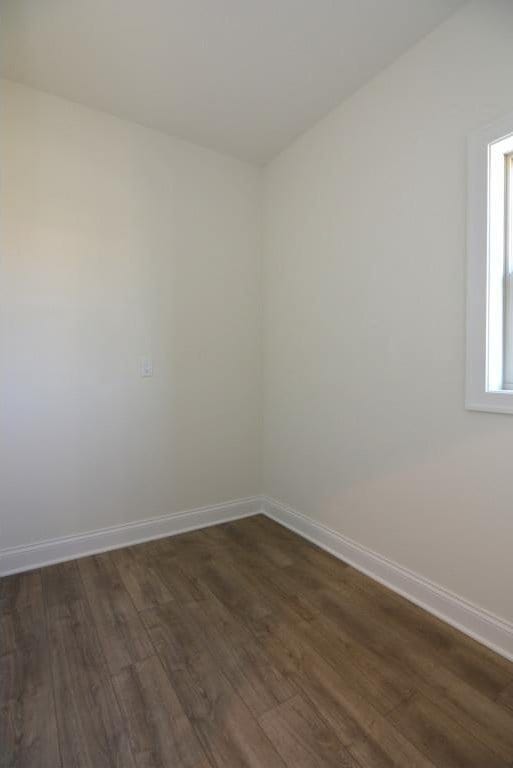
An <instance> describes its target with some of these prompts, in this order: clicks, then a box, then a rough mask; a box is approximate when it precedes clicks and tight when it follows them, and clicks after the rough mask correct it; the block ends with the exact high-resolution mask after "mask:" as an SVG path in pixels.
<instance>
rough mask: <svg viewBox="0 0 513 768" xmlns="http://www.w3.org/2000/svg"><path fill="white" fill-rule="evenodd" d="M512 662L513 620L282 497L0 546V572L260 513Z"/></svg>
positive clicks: (26, 568)
mask: <svg viewBox="0 0 513 768" xmlns="http://www.w3.org/2000/svg"><path fill="white" fill-rule="evenodd" d="M262 512H263V514H265V515H267V516H268V517H270V518H271V519H272V520H275V521H276V522H277V523H280V524H281V525H284V526H285V527H286V528H290V530H292V531H294V532H295V533H297V534H299V535H300V536H303V537H304V538H305V539H308V540H309V541H311V542H313V543H314V544H317V546H319V547H322V549H325V550H326V551H327V552H330V553H331V554H332V555H334V556H335V557H338V558H339V559H340V560H343V561H344V562H346V563H349V565H352V566H354V567H355V568H357V569H358V570H359V571H362V572H363V573H365V574H367V575H368V576H370V577H371V578H373V579H375V580H376V581H379V582H380V583H381V584H384V585H385V586H386V587H389V589H392V590H393V591H394V592H397V593H398V594H400V595H402V596H403V597H405V598H406V599H407V600H410V601H411V602H413V603H416V604H417V605H419V606H420V607H421V608H424V609H425V610H426V611H429V612H430V613H432V614H434V615H435V616H438V618H440V619H442V620H443V621H446V622H447V623H448V624H451V625H452V626H453V627H455V628H456V629H459V630H460V631H461V632H464V633H465V634H466V635H469V636H470V637H472V638H474V639H475V640H477V641H478V642H480V643H483V645H486V646H488V647H489V648H491V649H492V650H494V651H496V652H497V653H499V654H501V655H502V656H505V657H506V658H507V659H510V660H511V661H513V624H511V623H509V622H507V621H504V620H503V619H500V618H499V617H498V616H494V615H493V614H491V613H489V612H488V611H485V610H484V609H483V608H479V607H478V606H476V605H473V604H472V603H470V602H468V601H467V600H464V599H463V598H461V597H459V596H458V595H455V594H454V593H453V592H450V591H449V590H447V589H444V588H443V587H441V586H439V585H438V584H434V583H433V582H431V581H429V580H428V579H425V578H424V577H422V576H419V575H418V574H416V573H414V572H412V571H410V570H408V569H407V568H403V567H402V566H400V565H398V564H397V563H394V562H393V561H392V560H389V559H387V558H386V557H383V556H382V555H379V554H378V553H377V552H373V551H372V550H370V549H368V548H367V547H364V546H362V545H361V544H357V543H356V542H354V541H352V540H351V539H348V538H347V537H345V536H342V535H341V534H340V533H337V532H336V531H332V530H331V529H329V528H327V527H326V526H324V525H322V524H321V523H317V522H314V521H313V520H311V519H310V518H309V517H306V515H303V514H301V513H300V512H297V511H296V510H294V509H292V508H291V507H289V506H287V505H286V504H283V503H282V502H279V501H276V500H275V499H270V498H268V497H259V496H251V497H248V498H245V499H236V500H235V501H228V502H225V503H224V504H214V505H212V506H208V507H200V508H198V509H191V510H187V511H184V512H176V513H173V514H169V515H162V516H161V517H153V518H149V519H147V520H140V521H137V522H131V523H123V524H121V525H114V526H111V527H109V528H101V529H98V530H96V531H90V532H88V533H82V534H79V535H76V536H64V537H61V538H58V539H49V540H46V541H40V542H37V543H34V544H29V545H27V546H19V547H10V548H6V549H2V550H0V576H7V575H8V574H12V573H20V572H22V571H29V570H32V569H33V568H39V567H41V566H45V565H51V564H52V563H60V562H64V561H65V560H73V559H75V558H78V557H85V556H86V555H93V554H97V553H99V552H106V551H108V550H110V549H119V548H120V547H126V546H130V545H132V544H140V543H142V542H144V541H151V540H152V539H159V538H164V537H166V536H175V535H177V534H179V533H186V532H187V531H193V530H196V529H198V528H207V527H209V526H211V525H218V524H219V523H225V522H229V521H230V520H238V519H240V518H243V517H250V516H251V515H255V514H258V513H262Z"/></svg>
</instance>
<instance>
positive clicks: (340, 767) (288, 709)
mask: <svg viewBox="0 0 513 768" xmlns="http://www.w3.org/2000/svg"><path fill="white" fill-rule="evenodd" d="M260 723H261V725H262V727H263V729H264V731H265V732H266V733H267V735H268V737H269V739H270V740H271V741H272V743H273V744H274V746H275V747H276V749H277V750H278V752H279V753H280V755H281V756H282V758H283V760H284V761H285V763H286V765H287V766H289V768H358V764H357V763H356V761H355V760H354V759H353V758H352V757H351V755H350V754H349V753H348V752H347V750H346V749H345V748H344V746H343V745H342V743H341V742H340V741H339V739H338V738H337V736H336V734H335V732H334V731H332V730H331V729H330V728H329V727H328V726H327V725H326V723H325V722H324V721H323V720H321V718H320V717H319V716H318V715H317V713H316V712H315V710H314V709H313V707H312V706H311V705H310V704H308V703H307V702H306V701H305V700H304V699H303V698H302V697H301V696H296V697H295V698H294V699H291V700H290V701H288V702H285V703H284V704H281V705H280V706H278V707H276V708H275V709H274V710H272V711H271V712H268V713H267V714H265V715H263V716H262V717H261V718H260Z"/></svg>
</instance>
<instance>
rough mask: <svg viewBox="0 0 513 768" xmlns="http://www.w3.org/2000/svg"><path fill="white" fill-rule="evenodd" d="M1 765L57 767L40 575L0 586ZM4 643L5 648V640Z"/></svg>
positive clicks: (22, 576) (9, 580) (21, 577)
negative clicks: (1, 629) (0, 607)
mask: <svg viewBox="0 0 513 768" xmlns="http://www.w3.org/2000/svg"><path fill="white" fill-rule="evenodd" d="M0 593H1V594H2V609H1V622H0V623H1V625H2V627H4V628H5V627H8V629H5V631H2V633H1V638H0V639H1V640H2V645H0V654H1V655H0V765H2V766H3V767H4V768H7V767H9V768H22V767H23V768H28V767H29V766H31V767H32V766H34V768H36V767H38V768H39V767H40V768H45V767H46V766H47V765H52V766H55V767H56V768H57V767H58V766H60V765H61V761H60V753H59V745H58V739H57V723H56V715H55V707H54V699H53V689H52V679H51V672H50V664H49V660H50V657H49V646H48V634H47V625H46V616H45V610H44V601H43V592H42V584H41V576H40V573H39V571H37V572H35V571H34V572H32V573H30V574H20V575H17V576H10V577H8V578H7V579H5V580H1V581H0ZM5 640H7V642H6V643H5V644H4V641H5Z"/></svg>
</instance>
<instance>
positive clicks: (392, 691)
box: [302, 618, 414, 714]
mask: <svg viewBox="0 0 513 768" xmlns="http://www.w3.org/2000/svg"><path fill="white" fill-rule="evenodd" d="M302 633H303V636H304V638H305V639H307V640H308V642H309V643H310V645H311V646H313V647H315V648H316V649H317V650H318V652H319V653H320V655H321V656H323V658H324V659H325V660H326V661H327V662H328V663H329V664H331V666H333V667H334V669H336V670H337V671H340V672H341V673H342V672H343V671H344V670H345V668H346V667H347V664H348V663H350V664H351V667H352V669H353V670H354V673H355V674H357V675H358V677H359V678H360V679H362V685H363V684H365V686H367V687H368V686H369V685H370V686H371V687H372V693H370V694H369V701H370V702H371V703H372V704H373V706H375V707H376V709H378V711H379V712H381V713H382V714H386V713H388V712H390V710H392V709H394V708H395V707H396V706H397V705H398V704H400V703H401V702H403V701H405V700H406V699H407V698H409V696H410V695H411V693H412V692H413V690H414V687H413V686H414V683H413V680H412V678H411V675H409V674H408V672H407V670H405V669H404V668H402V667H399V665H397V664H389V663H388V659H386V658H384V657H383V656H382V655H380V654H379V653H375V652H374V651H373V650H372V649H371V648H368V647H366V646H365V645H362V644H361V643H359V642H358V641H356V640H355V639H354V638H353V637H352V636H351V634H350V633H349V632H346V631H345V629H344V628H343V627H342V626H341V625H340V623H330V622H329V621H325V620H324V619H323V618H317V620H315V621H312V622H309V623H306V624H305V625H304V626H303V627H302ZM364 680H365V683H364V682H363V681H364Z"/></svg>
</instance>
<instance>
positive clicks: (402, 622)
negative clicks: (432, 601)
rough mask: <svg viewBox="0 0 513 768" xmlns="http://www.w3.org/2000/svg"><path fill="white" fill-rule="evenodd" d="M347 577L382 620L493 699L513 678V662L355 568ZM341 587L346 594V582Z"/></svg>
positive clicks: (349, 571)
mask: <svg viewBox="0 0 513 768" xmlns="http://www.w3.org/2000/svg"><path fill="white" fill-rule="evenodd" d="M348 579H349V580H350V582H351V584H353V585H355V586H356V588H357V589H358V590H359V591H360V593H361V595H362V596H363V598H364V599H367V601H368V602H369V604H371V605H372V607H373V610H374V611H375V612H376V613H377V615H378V616H379V617H380V618H381V619H382V620H383V621H385V622H386V623H387V624H389V625H390V626H391V627H392V628H393V629H394V630H396V631H398V632H401V633H404V635H405V640H407V639H408V638H411V639H412V641H413V642H415V643H416V644H417V645H419V643H422V645H423V647H424V649H425V651H426V652H427V653H431V654H432V655H433V658H436V659H440V660H441V661H442V662H443V664H444V666H445V667H446V668H447V669H449V670H451V671H452V672H453V673H454V674H456V675H459V676H460V677H462V678H463V679H464V680H467V681H468V682H469V683H471V684H472V686H473V687H474V688H476V689H477V690H479V691H481V692H482V693H483V694H484V695H486V696H489V697H490V698H492V699H493V698H495V697H496V696H497V695H498V694H499V693H500V691H501V690H503V689H504V686H505V685H506V684H507V683H508V681H509V682H513V670H512V665H511V664H510V663H509V662H508V661H507V660H506V659H503V658H501V657H500V656H499V655H498V654H496V653H494V652H493V651H491V650H490V649H489V648H486V647H485V646H483V645H480V644H479V643H477V642H476V641H475V640H472V638H470V637H467V636H465V635H463V634H462V633H461V632H458V631H457V630H455V629H454V628H453V627H451V626H450V625H449V624H446V623H445V622H443V621H441V620H440V619H438V618H437V617H436V616H432V615H431V614H428V613H427V612H426V611H423V610H422V609H421V608H419V607H418V606H416V605H414V604H413V603H411V602H409V601H408V600H406V599H404V598H403V597H401V596H400V595H396V594H394V593H393V592H391V591H390V590H389V589H386V587H383V586H382V585H381V584H379V583H378V582H376V581H373V580H372V579H370V578H368V577H367V576H364V575H363V574H360V573H358V572H357V571H355V570H354V569H349V570H348V571H347V572H346V574H345V575H344V580H345V581H346V580H348ZM346 583H347V582H346ZM341 588H342V590H345V591H346V594H347V586H346V584H344V586H342V587H341Z"/></svg>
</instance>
